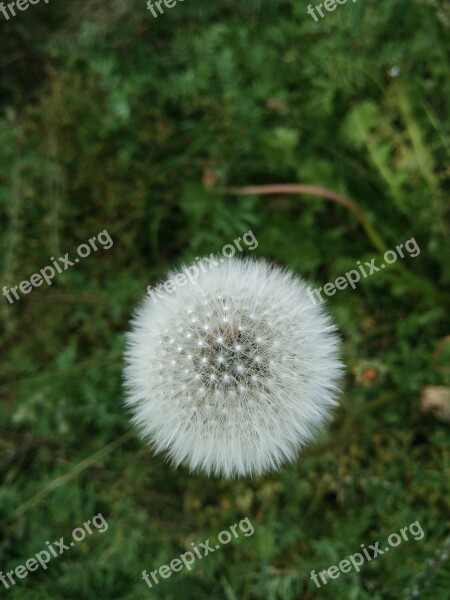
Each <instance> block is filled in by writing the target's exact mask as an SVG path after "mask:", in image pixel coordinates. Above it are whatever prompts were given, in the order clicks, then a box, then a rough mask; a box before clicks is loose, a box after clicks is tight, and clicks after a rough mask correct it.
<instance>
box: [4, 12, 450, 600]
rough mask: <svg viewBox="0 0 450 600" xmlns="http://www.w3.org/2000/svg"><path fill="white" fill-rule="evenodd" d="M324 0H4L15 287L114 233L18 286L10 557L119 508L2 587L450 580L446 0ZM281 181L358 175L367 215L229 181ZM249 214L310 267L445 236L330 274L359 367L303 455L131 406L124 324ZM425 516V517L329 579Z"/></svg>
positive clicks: (103, 592) (206, 589)
mask: <svg viewBox="0 0 450 600" xmlns="http://www.w3.org/2000/svg"><path fill="white" fill-rule="evenodd" d="M307 4H308V3H307V2H305V1H304V0H270V2H269V1H262V0H233V1H231V0H221V1H219V2H211V1H210V0H208V1H206V0H186V1H185V2H183V3H179V4H178V5H177V6H176V7H174V8H172V9H170V10H169V9H166V12H165V14H164V15H163V16H161V17H159V18H158V19H154V18H153V17H152V15H151V13H150V12H149V11H147V10H146V3H145V1H144V0H139V1H136V0H109V1H108V2H105V0H85V2H83V3H81V2H76V3H75V2H72V3H67V2H66V3H62V2H56V0H51V2H50V3H49V4H48V5H47V4H44V2H41V3H40V4H38V5H35V6H30V7H29V9H28V10H27V11H26V12H23V13H19V14H18V15H17V16H16V17H15V18H14V19H11V20H10V21H5V20H4V19H3V17H2V16H1V15H0V27H1V38H0V47H1V50H2V51H1V56H0V67H1V75H2V76H1V81H0V115H1V116H0V135H1V141H2V143H1V146H0V166H1V172H0V219H1V265H0V272H1V275H2V278H1V280H0V285H1V286H3V285H7V286H8V287H11V286H13V285H17V284H18V283H20V282H21V281H22V280H24V279H29V277H30V275H31V274H33V273H35V272H37V271H39V270H40V269H41V268H43V267H45V266H46V265H48V264H50V256H64V254H65V253H66V252H68V253H71V254H72V255H73V253H74V252H75V250H76V248H77V246H78V245H79V244H81V243H84V242H86V241H87V240H88V239H89V238H91V237H92V236H94V235H96V234H97V233H98V232H100V231H102V230H103V229H107V230H108V232H109V233H110V235H111V236H112V238H113V239H114V246H113V247H112V248H111V249H110V250H108V251H106V250H101V251H99V252H97V253H96V254H93V255H92V256H91V257H89V258H86V259H84V260H83V261H81V262H80V264H79V265H77V266H76V267H73V268H72V269H70V270H69V271H67V272H64V273H63V274H61V275H59V276H58V277H57V278H55V280H54V283H53V285H52V286H51V287H47V286H43V287H40V288H38V289H35V290H33V291H32V293H30V294H29V295H27V296H24V297H22V298H21V300H20V301H17V302H15V303H14V304H13V305H10V304H8V302H7V301H6V299H5V298H3V297H2V302H1V305H0V315H1V345H2V350H3V352H4V355H5V357H4V359H3V360H2V362H1V365H0V377H1V382H0V398H1V403H2V410H1V415H0V434H1V435H0V472H1V475H2V481H3V485H2V489H1V495H0V514H1V521H0V522H1V537H0V568H1V569H2V570H3V571H4V572H5V571H9V570H11V569H13V568H15V567H16V566H17V565H18V564H23V563H24V562H25V561H26V560H27V559H28V558H30V557H32V556H33V555H34V554H36V553H37V552H39V551H40V550H42V549H45V542H46V541H47V540H49V541H52V540H59V538H60V537H61V536H65V537H66V538H70V536H71V532H72V529H74V528H75V527H78V526H81V525H82V523H83V522H84V521H86V520H87V519H91V518H92V516H93V515H95V514H98V513H99V512H101V513H102V514H103V516H104V517H105V518H106V519H107V521H108V523H109V529H108V532H107V533H105V534H102V535H100V534H96V535H92V536H90V537H88V538H86V539H85V540H84V542H81V543H80V544H78V545H77V547H76V548H72V549H71V550H70V551H67V552H66V553H65V554H64V555H63V556H61V557H60V558H58V559H54V560H53V561H52V562H51V563H50V564H49V568H48V570H43V569H39V570H38V571H36V572H34V573H29V575H28V576H27V577H26V578H25V579H22V580H18V583H17V584H16V585H15V586H12V587H11V588H10V589H9V590H5V589H3V586H2V585H1V584H0V589H1V592H0V596H1V597H2V598H3V597H5V598H10V599H11V600H12V599H22V598H24V599H32V600H34V599H36V600H38V599H47V598H55V599H56V598H70V599H79V598H105V599H112V598H113V599H119V598H120V599H122V598H123V599H141V598H161V599H164V600H173V599H176V600H184V599H194V598H195V599H197V598H205V599H206V598H207V599H211V598H217V599H220V600H222V599H225V600H237V599H239V600H241V599H244V600H254V599H269V600H276V599H283V600H299V599H302V600H309V599H313V598H333V599H335V600H341V599H342V600H348V599H350V600H360V599H366V598H375V599H381V598H383V599H384V598H387V599H395V600H398V599H399V598H424V599H427V600H448V599H449V598H450V592H449V590H450V570H449V561H448V558H447V556H448V550H450V548H449V540H450V538H449V525H450V510H449V499H450V493H449V492H450V490H449V487H450V486H449V482H450V476H449V475H450V452H449V438H450V436H449V423H448V413H446V412H445V406H443V405H442V406H441V408H439V407H438V408H437V409H436V410H434V411H431V412H430V411H428V412H424V411H423V401H422V404H421V397H422V400H423V395H424V394H425V393H426V392H427V391H429V390H430V387H429V386H439V388H438V397H439V398H440V399H441V400H440V401H442V402H444V401H445V395H446V393H447V394H448V386H450V343H449V341H450V338H449V337H448V336H449V334H450V331H449V320H448V284H449V280H450V260H449V259H450V253H449V245H448V231H449V222H448V196H446V195H445V194H446V189H447V193H448V183H449V174H450V173H449V166H448V165H449V161H448V157H449V144H450V139H449V136H448V132H449V130H448V125H449V114H448V110H449V96H450V95H449V93H448V86H449V79H448V74H449V44H448V41H449V28H450V7H449V4H448V3H447V2H445V1H441V0H360V1H359V2H357V3H353V2H349V3H348V4H346V5H342V6H339V7H338V8H337V10H336V11H335V12H333V13H326V17H325V18H324V19H322V20H320V21H319V22H317V23H315V22H314V20H313V19H312V18H311V17H310V16H309V15H308V14H307V12H306V6H307ZM312 4H313V5H315V4H316V3H315V2H313V3H312ZM274 183H302V184H313V185H320V186H323V187H326V188H328V189H330V190H333V191H335V192H338V193H341V194H343V195H345V196H346V197H348V198H350V199H351V200H352V201H353V202H354V203H355V204H356V205H357V206H358V207H359V209H360V211H362V214H363V215H364V219H365V220H366V222H367V224H368V227H366V228H364V227H362V225H361V222H360V220H358V219H357V218H356V217H355V214H354V213H353V212H352V211H349V210H348V209H347V208H346V207H345V206H341V205H339V204H337V203H335V202H330V201H329V200H326V199H322V198H319V197H312V196H308V195H302V196H298V195H297V196H296V195H289V196H288V195H286V194H282V193H279V194H274V195H271V196H263V195H253V196H240V195H237V194H230V193H227V192H226V190H227V188H229V187H236V186H247V185H264V184H274ZM446 200H447V203H446ZM248 229H252V230H253V232H254V233H255V235H256V236H257V238H258V241H259V247H258V249H257V250H256V251H255V252H254V253H253V255H259V256H265V257H267V258H269V259H271V260H273V261H274V262H276V263H278V264H281V265H287V266H289V267H291V268H293V269H294V270H295V271H296V272H297V273H299V274H301V275H303V276H304V277H305V278H306V279H307V280H308V281H309V282H310V283H311V284H312V285H323V284H325V283H326V282H328V281H333V280H334V279H335V278H336V277H337V276H339V275H342V274H343V273H344V272H345V271H347V270H348V269H351V268H353V267H354V265H355V262H356V261H357V260H361V261H364V260H370V259H372V258H373V257H379V256H381V254H380V252H382V249H383V248H395V246H396V245H397V244H399V243H402V242H404V241H405V240H407V239H409V238H411V237H415V239H416V240H417V242H418V244H419V245H420V248H421V253H420V256H418V257H416V258H408V257H406V258H405V259H404V260H403V261H402V262H401V263H396V264H395V265H393V266H392V267H390V268H389V269H386V270H384V271H383V272H382V273H378V274H377V275H374V276H373V277H372V278H369V279H366V280H364V281H363V282H361V283H360V285H359V287H358V288H357V289H356V290H355V291H352V290H351V289H350V290H346V291H342V292H339V293H338V294H336V295H335V296H333V297H332V298H330V299H328V300H327V305H328V307H329V310H330V312H331V313H332V314H333V316H334V318H335V319H336V320H337V322H338V325H339V328H340V331H341V332H342V336H343V338H344V358H345V362H346V365H347V375H346V381H345V384H344V392H343V395H342V399H341V406H340V408H339V410H338V411H337V414H336V419H335V420H334V422H333V424H332V425H331V426H330V427H329V429H328V431H327V432H325V433H324V434H323V436H322V437H321V439H319V440H318V442H317V444H316V445H314V446H312V447H310V448H309V449H308V450H307V451H306V452H305V453H304V454H303V457H302V458H300V459H299V461H298V462H296V463H294V464H291V465H289V466H286V467H285V468H283V469H282V470H281V471H280V472H279V473H273V474H270V475H268V476H266V477H261V478H258V479H253V480H237V481H229V480H225V479H219V480H214V479H207V478H205V477H203V476H202V475H191V474H189V473H188V472H187V471H186V470H183V469H178V470H173V469H172V468H171V467H170V466H168V465H167V464H166V463H165V461H164V457H157V456H153V455H152V453H151V452H150V451H149V450H148V448H146V447H144V446H143V444H142V443H141V442H140V441H139V440H138V439H137V437H136V435H135V433H134V432H132V431H130V429H131V428H130V425H129V421H128V415H127V414H126V412H125V410H124V408H123V404H122V401H123V391H122V387H121V385H122V375H121V373H122V368H123V363H122V358H121V353H122V351H123V341H124V337H123V332H124V331H125V330H126V329H127V327H128V320H129V317H130V314H131V312H132V310H133V308H134V306H135V305H136V304H137V302H138V301H139V300H140V299H141V298H142V296H143V294H144V292H145V289H146V287H147V285H149V284H151V283H154V282H156V281H157V280H159V279H161V278H163V277H164V274H165V272H166V271H167V269H169V268H171V267H174V266H177V265H179V264H181V263H182V262H183V261H187V260H189V259H191V258H193V257H195V256H197V255H199V254H207V255H209V253H210V252H217V251H220V249H221V248H222V246H223V245H224V244H226V243H230V242H232V241H233V240H234V239H235V238H236V237H238V236H240V235H242V233H244V232H245V231H247V230H248ZM368 231H370V232H374V235H369V234H368ZM446 290H447V295H446ZM432 389H435V388H432ZM246 516H247V517H249V518H250V520H251V521H252V523H253V525H254V527H255V533H254V535H253V536H252V537H248V538H245V537H243V536H241V537H240V538H239V539H238V540H236V541H235V542H233V543H230V544H229V545H228V546H226V547H224V548H223V549H222V550H221V551H220V552H215V553H214V555H210V556H209V557H208V558H207V559H205V560H203V561H202V562H199V563H197V564H196V565H195V567H194V569H193V570H192V571H191V573H188V572H183V573H181V574H177V575H173V576H172V577H171V578H170V579H169V580H165V581H163V582H162V583H161V584H160V585H159V586H157V587H155V588H153V590H149V588H148V587H147V586H146V585H145V584H144V582H143V581H142V580H141V571H142V570H143V569H147V570H149V571H150V570H154V569H157V568H158V567H159V566H160V565H162V564H163V563H168V562H169V561H170V560H172V559H173V558H174V557H176V556H178V555H179V554H180V553H181V552H184V551H186V550H188V549H190V542H192V541H195V542H197V543H198V542H202V541H204V540H205V539H206V538H208V537H211V539H214V538H215V536H217V534H218V533H219V532H220V531H221V530H223V529H226V528H228V527H229V526H230V525H232V524H233V523H235V522H237V521H238V520H240V519H242V518H244V517H246ZM416 520H419V521H420V523H421V525H422V527H423V529H424V531H425V537H424V539H423V540H421V541H412V540H411V541H410V542H404V543H403V544H401V545H400V546H399V547H398V548H397V549H396V550H395V551H392V552H391V553H390V554H389V555H384V556H382V557H379V558H378V559H377V560H376V561H372V562H370V563H367V564H365V565H364V566H363V568H362V570H361V571H360V572H359V573H356V572H354V571H353V572H351V573H349V574H347V575H341V577H340V578H339V579H337V580H335V581H332V582H330V583H329V584H328V585H327V586H323V587H322V588H321V589H320V590H318V589H317V588H316V587H315V585H314V584H313V582H312V581H311V580H310V577H309V573H310V570H311V569H315V570H316V571H320V570H322V569H326V568H328V567H329V566H330V565H332V564H337V563H338V562H339V561H340V560H342V559H344V558H345V557H346V556H347V555H349V554H352V553H354V552H357V551H358V550H359V549H360V545H361V544H362V543H364V544H366V546H367V545H369V544H371V543H374V542H375V541H376V540H383V539H384V540H385V539H386V537H387V536H388V535H389V534H390V533H392V532H398V531H399V530H400V528H402V527H405V526H407V525H408V524H409V523H411V522H412V521H416Z"/></svg>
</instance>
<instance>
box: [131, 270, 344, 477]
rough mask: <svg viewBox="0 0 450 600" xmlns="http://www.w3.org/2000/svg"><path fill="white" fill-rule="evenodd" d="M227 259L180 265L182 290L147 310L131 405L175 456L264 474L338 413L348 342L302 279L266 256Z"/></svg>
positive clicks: (211, 469)
mask: <svg viewBox="0 0 450 600" xmlns="http://www.w3.org/2000/svg"><path fill="white" fill-rule="evenodd" d="M216 263H217V264H216V265H215V266H209V264H208V266H207V267H206V268H205V265H204V264H203V265H202V268H200V266H199V265H200V263H195V267H194V266H191V267H189V269H184V270H183V271H179V272H178V273H171V275H170V278H169V280H170V281H171V284H170V286H166V288H167V287H169V289H170V290H171V292H170V293H167V292H165V295H164V297H163V298H160V297H159V296H158V295H156V294H153V295H150V296H147V297H146V298H145V300H144V302H143V304H142V305H141V306H140V307H139V309H138V310H137V311H136V314H135V316H134V318H133V320H132V330H131V332H130V333H128V334H127V350H126V355H125V359H126V369H125V385H126V387H127V400H126V404H127V406H128V407H129V408H130V409H131V412H132V414H133V422H134V423H135V425H137V426H138V427H139V429H140V430H141V433H142V436H143V437H144V438H145V439H147V440H148V441H150V443H151V445H152V446H153V448H154V449H155V450H156V451H157V452H161V451H166V452H167V453H168V455H169V457H170V459H171V460H172V462H173V463H174V464H175V465H179V464H185V465H187V466H188V467H190V469H191V470H197V469H201V470H203V471H205V472H206V473H207V474H209V475H225V476H227V477H232V476H249V475H258V474H261V473H264V472H266V471H268V470H271V469H276V468H279V467H280V465H281V464H282V463H284V462H286V461H291V460H293V459H295V457H296V455H297V453H298V451H299V449H301V448H302V447H303V446H304V445H305V444H306V443H308V442H310V441H311V440H312V439H313V438H314V437H315V434H316V433H317V432H318V430H319V429H320V428H321V426H322V425H323V424H324V422H325V421H326V420H327V418H328V417H329V414H330V410H331V409H332V408H333V406H335V404H336V400H335V397H336V394H337V392H338V391H339V386H338V382H339V379H340V378H341V376H342V364H341V361H340V358H339V346H340V341H339V338H338V336H337V334H336V327H335V326H334V325H333V323H332V321H331V319H330V317H329V316H328V315H327V314H326V313H325V311H324V309H323V308H322V307H321V306H320V305H319V304H314V301H312V300H311V299H310V297H309V295H308V289H309V288H308V286H307V285H306V284H305V283H304V282H303V281H302V280H301V279H300V278H299V277H296V276H295V275H293V274H292V273H290V272H289V271H287V270H283V269H280V268H278V267H275V266H273V265H271V264H269V263H268V262H266V261H255V260H251V259H248V258H247V259H236V258H232V259H231V258H230V259H226V260H224V259H221V260H220V261H219V259H217V261H216ZM194 268H195V271H197V272H198V273H197V275H196V276H195V277H193V276H192V273H194V272H195V271H194ZM182 273H184V274H185V276H184V283H178V285H177V283H176V282H177V281H178V282H182V281H183V277H182ZM187 273H191V276H189V277H186V274H187ZM175 278H176V280H175Z"/></svg>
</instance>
